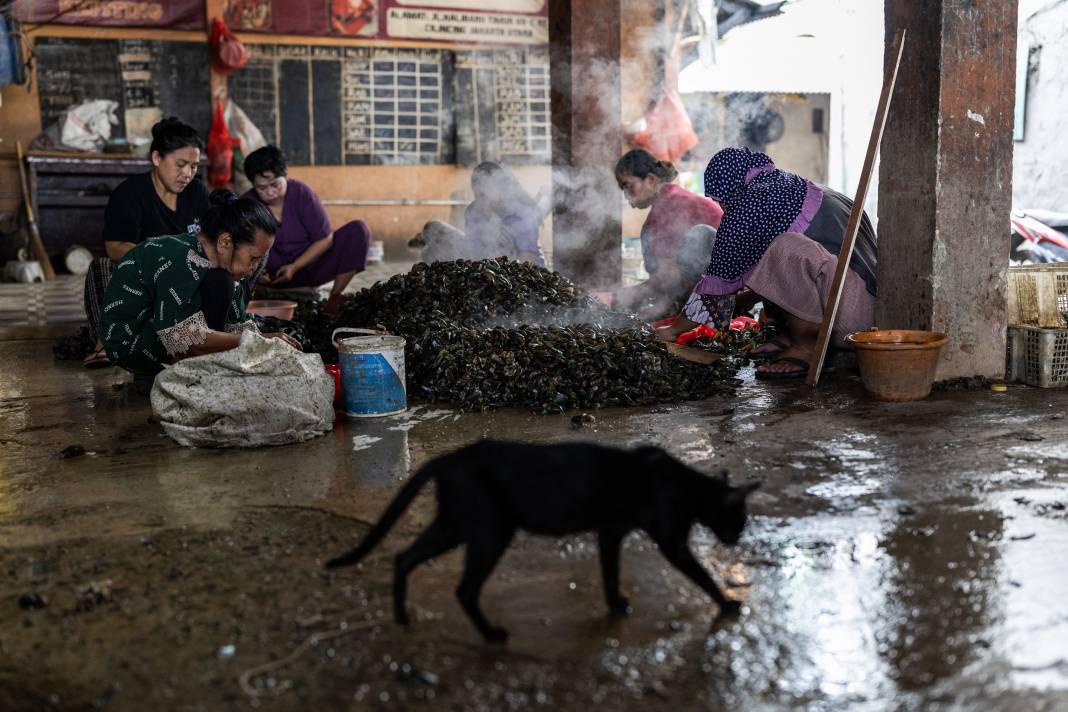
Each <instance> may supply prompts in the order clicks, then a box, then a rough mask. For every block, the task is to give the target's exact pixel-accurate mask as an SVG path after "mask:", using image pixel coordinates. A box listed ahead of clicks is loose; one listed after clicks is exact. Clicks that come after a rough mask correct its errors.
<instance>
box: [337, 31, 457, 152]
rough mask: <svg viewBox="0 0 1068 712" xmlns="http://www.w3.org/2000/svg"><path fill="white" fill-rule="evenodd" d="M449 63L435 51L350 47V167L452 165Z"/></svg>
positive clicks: (345, 114) (345, 105)
mask: <svg viewBox="0 0 1068 712" xmlns="http://www.w3.org/2000/svg"><path fill="white" fill-rule="evenodd" d="M449 59H450V57H449V55H448V53H446V52H442V51H441V50H435V49H389V48H371V47H347V48H345V61H344V65H343V67H342V78H341V80H342V92H343V93H342V96H343V102H342V126H343V134H344V153H345V163H346V164H370V163H375V164H381V163H397V164H435V163H451V162H452V153H453V152H452V146H451V130H450V128H451V123H452V121H451V116H450V115H449V113H448V111H447V110H446V107H447V106H448V99H449V97H448V96H447V94H448V93H449V82H448V77H449V73H450V71H451V62H450V61H448V60H449Z"/></svg>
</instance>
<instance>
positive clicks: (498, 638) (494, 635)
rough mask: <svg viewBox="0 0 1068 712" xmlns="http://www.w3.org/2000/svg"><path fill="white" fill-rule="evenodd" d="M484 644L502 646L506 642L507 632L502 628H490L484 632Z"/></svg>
mask: <svg viewBox="0 0 1068 712" xmlns="http://www.w3.org/2000/svg"><path fill="white" fill-rule="evenodd" d="M484 635H485V637H486V642H487V643H493V644H494V645H504V644H505V643H507V642H508V631H506V630H505V629H504V628H490V629H488V630H487V631H486V632H485V634H484Z"/></svg>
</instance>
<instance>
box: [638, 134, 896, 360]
mask: <svg viewBox="0 0 1068 712" xmlns="http://www.w3.org/2000/svg"><path fill="white" fill-rule="evenodd" d="M705 195H707V196H708V197H710V198H712V199H713V200H715V201H716V202H718V203H719V204H720V205H721V206H722V207H723V219H722V222H721V223H720V226H719V231H718V233H717V235H716V242H715V245H714V246H713V248H712V257H711V260H710V261H709V264H708V268H707V269H706V270H705V273H704V276H703V277H702V278H701V280H700V281H699V282H698V283H697V285H696V287H694V290H693V293H692V294H691V295H690V297H689V299H688V300H687V302H686V306H685V308H684V310H683V314H682V315H681V316H680V318H679V319H678V320H677V321H676V322H675V323H674V324H672V325H671V326H669V327H665V328H664V329H661V330H660V331H659V333H660V336H661V338H663V339H664V340H667V341H673V340H674V339H675V338H676V337H677V336H678V335H679V334H681V333H683V332H685V331H688V330H689V329H692V328H694V327H695V326H697V325H698V324H708V325H710V326H714V327H715V328H717V329H725V328H727V326H728V324H729V322H730V319H731V317H732V315H733V312H734V306H735V298H736V296H737V295H738V294H739V292H742V291H743V290H748V291H749V292H751V293H752V294H754V295H755V296H756V297H757V298H759V299H761V300H763V301H764V303H765V306H768V307H770V309H769V311H772V312H778V313H780V314H781V316H782V317H783V319H784V321H785V325H786V332H787V333H785V334H784V335H783V336H782V337H780V338H778V339H776V340H774V341H772V342H769V343H767V344H765V345H763V346H762V347H761V348H760V349H759V351H757V352H754V354H753V356H754V357H757V358H762V359H763V358H767V359H769V360H770V363H768V364H765V365H763V366H761V367H760V368H758V369H757V377H758V378H767V379H782V378H800V377H803V376H804V375H805V374H807V373H808V362H809V360H810V359H811V357H812V353H813V351H814V349H815V346H816V336H817V334H818V332H819V326H820V322H822V320H823V308H824V304H825V302H826V299H827V295H828V294H829V293H830V287H831V280H832V279H833V276H834V271H835V268H836V267H837V264H838V259H837V257H836V255H837V254H838V251H839V249H840V248H841V246H842V236H843V234H844V232H845V227H846V223H847V222H848V221H849V213H850V211H851V210H852V207H853V203H852V201H851V200H850V199H849V198H847V197H845V196H844V195H842V194H841V193H838V192H837V191H833V190H831V189H829V188H825V187H823V186H820V185H818V184H816V183H814V182H812V181H810V180H807V179H805V178H803V177H801V176H799V175H795V174H793V173H789V172H787V171H783V170H779V169H778V168H776V167H775V164H774V163H773V162H772V160H771V159H770V158H769V157H768V156H766V155H765V154H763V153H758V152H755V151H751V150H749V149H748V148H725V149H723V150H722V151H720V152H719V153H717V154H716V155H715V156H713V157H712V160H711V161H709V162H708V167H707V168H706V169H705ZM876 254H877V251H876V239H875V231H874V229H873V228H872V225H871V222H870V221H869V220H868V217H867V215H864V216H863V218H862V220H861V225H860V230H859V232H858V234H857V241H856V244H855V246H854V250H853V255H852V258H851V259H850V262H849V266H850V270H849V271H848V272H847V278H846V284H845V289H844V291H843V295H842V301H841V302H840V304H839V308H838V314H837V318H836V320H835V327H834V331H833V334H832V336H833V339H834V342H835V343H837V344H844V339H845V336H846V334H848V333H850V332H851V331H860V330H863V329H866V328H868V327H869V326H871V323H872V321H873V318H874V317H873V312H874V306H875V299H874V295H875V260H876ZM776 308H777V309H776Z"/></svg>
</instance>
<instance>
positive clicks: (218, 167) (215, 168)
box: [208, 101, 240, 188]
mask: <svg viewBox="0 0 1068 712" xmlns="http://www.w3.org/2000/svg"><path fill="white" fill-rule="evenodd" d="M239 144H240V142H239V141H238V140H237V139H235V138H234V137H233V136H231V135H230V130H229V129H228V128H227V127H226V120H225V119H224V118H223V107H222V101H219V102H218V103H216V105H215V117H214V118H213V119H212V120H211V131H210V132H209V133H208V182H209V183H211V184H212V185H213V186H215V187H216V188H221V187H223V186H226V185H228V184H229V183H230V179H231V177H232V176H233V163H234V147H235V146H237V145H239Z"/></svg>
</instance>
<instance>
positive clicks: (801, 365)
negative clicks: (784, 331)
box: [756, 356, 809, 381]
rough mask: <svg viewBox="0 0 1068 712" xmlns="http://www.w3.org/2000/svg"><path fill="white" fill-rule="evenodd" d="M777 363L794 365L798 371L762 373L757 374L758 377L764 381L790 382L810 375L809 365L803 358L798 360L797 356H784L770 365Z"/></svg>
mask: <svg viewBox="0 0 1068 712" xmlns="http://www.w3.org/2000/svg"><path fill="white" fill-rule="evenodd" d="M776 363H792V364H793V365H795V366H797V367H798V369H799V370H797V371H760V370H758V371H757V372H756V377H757V378H759V379H761V380H764V381H790V380H793V379H795V378H804V377H805V376H807V375H808V369H809V363H808V361H806V360H805V359H803V358H797V357H796V356H782V357H780V358H777V359H775V360H774V361H772V362H771V363H769V364H768V365H769V366H770V365H773V364H776Z"/></svg>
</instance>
